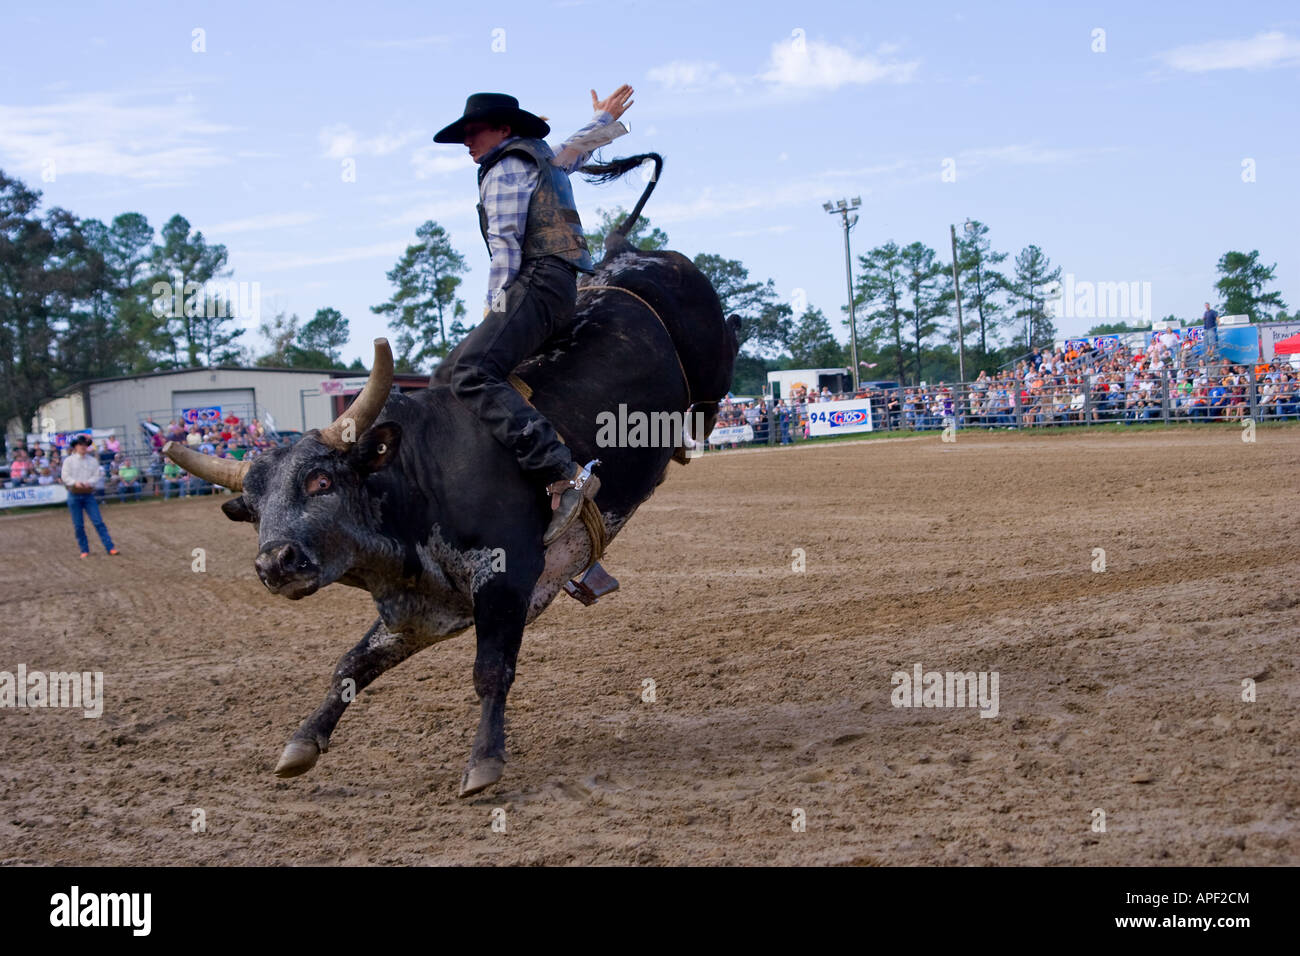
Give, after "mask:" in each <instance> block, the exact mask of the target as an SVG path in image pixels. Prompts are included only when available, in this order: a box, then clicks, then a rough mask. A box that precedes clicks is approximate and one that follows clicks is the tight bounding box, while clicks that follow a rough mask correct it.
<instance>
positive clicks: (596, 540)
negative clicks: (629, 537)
mask: <svg viewBox="0 0 1300 956" xmlns="http://www.w3.org/2000/svg"><path fill="white" fill-rule="evenodd" d="M506 380H507V381H508V382H509V383H510V384H511V385H512V386H514V390H515V391H516V392H518V393H519V394H520V396H521V397H522V398H523V400H524V401H525V402H527V403H528V404H529V405H532V404H533V387H532V386H531V385H529V384H528V383H527V382H525V381H524V380H523V379H522V378H520V377H519V376H518V375H516V374H515V373H514V372H511V373H510V374H509V375H507V376H506ZM533 407H534V408H536V407H537V406H536V405H533ZM555 437H556V438H558V439H559V440H560V443H561V444H567V443H566V442H565V441H564V436H563V435H561V434H560V433H559V432H558V431H557V432H556V433H555ZM578 515H579V517H581V518H582V524H583V526H584V527H585V528H586V529H587V540H588V541H590V542H591V560H590V561H589V562H588V563H587V567H586V568H583V569H582V571H583V573H584V574H585V573H586V572H587V569H588V568H590V567H591V566H592V565H593V564H595V563H596V562H597V561H599V560H600V559H601V558H602V557H603V556H604V554H605V546H606V545H607V544H608V543H609V542H608V540H607V539H606V537H605V519H604V518H602V517H601V516H600V509H599V508H597V507H596V500H595V499H594V498H583V499H582V510H581V511H580V512H579V513H578Z"/></svg>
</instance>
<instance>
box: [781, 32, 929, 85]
mask: <svg viewBox="0 0 1300 956" xmlns="http://www.w3.org/2000/svg"><path fill="white" fill-rule="evenodd" d="M896 49H897V47H895V46H892V45H885V46H881V47H880V48H879V54H880V55H879V56H871V55H867V56H855V55H854V54H853V53H851V52H850V51H848V50H846V49H844V48H843V47H839V46H835V45H834V44H830V43H822V42H820V41H818V40H803V41H802V42H801V43H795V42H792V41H790V40H781V41H778V42H777V43H773V44H772V52H771V56H770V58H769V60H768V68H767V70H766V72H764V73H763V74H761V77H760V78H761V79H763V80H766V81H767V82H768V83H772V84H774V85H776V86H779V87H785V88H787V89H818V90H834V89H838V88H839V87H841V86H844V85H846V84H851V83H852V84H864V83H879V82H888V83H907V82H909V81H910V80H911V79H912V78H913V76H914V75H915V74H916V70H917V67H918V66H919V65H920V64H919V63H918V62H917V61H915V60H910V61H898V60H888V59H882V57H888V56H891V55H892V54H893V53H894V52H895V51H896Z"/></svg>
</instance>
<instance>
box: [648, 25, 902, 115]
mask: <svg viewBox="0 0 1300 956" xmlns="http://www.w3.org/2000/svg"><path fill="white" fill-rule="evenodd" d="M897 50H898V47H897V46H896V45H893V44H882V45H881V46H879V47H877V49H876V52H875V54H865V55H861V56H859V55H857V54H854V53H852V52H851V51H849V50H847V49H845V48H844V47H839V46H835V45H834V44H831V43H824V42H822V41H819V40H809V39H805V38H804V37H803V36H799V37H798V38H793V39H783V40H778V41H777V42H775V43H773V44H772V47H771V50H770V52H769V55H768V60H767V63H766V64H765V65H764V66H763V68H762V69H761V71H760V72H757V73H753V74H737V73H731V72H728V71H727V70H725V69H723V68H722V66H721V64H719V63H717V62H715V61H713V60H673V61H671V62H669V63H664V64H662V65H660V66H656V67H653V68H652V69H650V70H648V71H647V73H646V76H647V78H648V79H650V80H651V81H652V82H655V83H658V84H659V85H660V86H661V87H662V88H663V89H664V90H665V91H667V92H670V93H719V92H731V93H735V94H737V95H738V96H742V97H743V102H745V103H746V104H748V105H749V106H753V107H761V106H765V105H768V103H770V101H771V96H770V95H769V96H766V97H765V96H764V94H774V95H779V96H786V95H788V94H790V93H796V94H798V93H807V92H811V91H814V90H834V89H838V88H839V87H841V86H845V85H848V84H867V83H907V82H910V81H911V80H912V79H913V78H914V77H915V75H916V71H917V69H918V67H919V65H920V64H919V62H918V61H916V60H899V59H896V58H895V57H894V54H895V53H896V52H897Z"/></svg>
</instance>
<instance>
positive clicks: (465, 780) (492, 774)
mask: <svg viewBox="0 0 1300 956" xmlns="http://www.w3.org/2000/svg"><path fill="white" fill-rule="evenodd" d="M505 772H506V762H505V761H504V760H502V759H501V758H500V757H484V758H483V759H482V760H480V761H478V762H477V763H475V764H474V765H473V766H471V767H470V768H469V769H468V770H466V771H465V775H464V776H463V777H461V778H460V793H459V794H458V796H461V797H469V796H473V795H474V794H476V793H478V792H479V791H480V790H486V789H487V788H488V787H490V786H492V784H494V783H496V782H497V781H498V780H500V779H501V776H502V775H503V774H504V773H505Z"/></svg>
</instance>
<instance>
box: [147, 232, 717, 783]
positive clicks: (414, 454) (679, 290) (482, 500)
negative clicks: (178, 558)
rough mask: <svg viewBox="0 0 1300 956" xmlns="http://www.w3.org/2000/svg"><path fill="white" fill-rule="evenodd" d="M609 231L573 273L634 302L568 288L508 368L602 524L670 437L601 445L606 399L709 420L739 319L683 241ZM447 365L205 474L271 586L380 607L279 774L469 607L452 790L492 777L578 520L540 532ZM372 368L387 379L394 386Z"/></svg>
mask: <svg viewBox="0 0 1300 956" xmlns="http://www.w3.org/2000/svg"><path fill="white" fill-rule="evenodd" d="M611 246H612V248H611V249H610V250H609V251H608V254H607V256H606V259H605V261H604V262H603V263H602V265H601V267H600V269H599V271H598V272H597V273H596V274H595V275H594V276H592V277H591V278H590V279H589V280H588V281H587V282H585V283H584V285H590V286H597V285H615V286H619V287H621V288H623V289H628V290H630V291H632V292H635V293H636V296H637V297H639V299H640V300H644V301H643V302H642V301H638V298H634V297H633V296H631V295H627V294H626V293H624V292H619V291H610V290H592V291H586V292H583V291H581V290H580V292H579V298H578V309H577V318H576V321H575V323H574V325H573V326H572V329H571V330H570V331H569V332H568V333H567V334H564V335H563V336H562V337H560V338H558V339H555V340H552V341H551V342H548V343H547V345H546V347H545V348H544V349H543V350H542V352H541V353H540V354H539V355H538V356H536V357H534V358H532V359H530V360H529V361H527V362H526V363H525V364H523V365H521V366H520V367H519V369H518V370H517V374H518V375H519V377H520V378H522V379H523V380H524V381H525V382H527V383H528V384H529V385H530V386H531V387H532V399H531V400H532V401H533V403H534V404H535V405H536V406H537V408H538V409H539V410H540V411H541V412H542V413H543V414H545V415H546V416H547V417H548V418H549V419H550V420H551V422H552V423H553V424H554V425H555V427H556V429H557V431H558V432H559V433H560V435H562V436H563V438H564V440H565V441H566V442H567V443H568V445H569V447H570V448H571V449H572V451H573V457H574V459H575V460H576V461H579V462H586V461H588V460H590V459H593V458H599V459H600V460H601V461H602V463H603V464H602V465H601V466H600V467H599V469H597V473H598V474H599V475H600V477H601V480H602V484H601V488H600V491H599V493H598V495H597V496H596V499H595V501H596V505H597V507H598V508H599V510H600V513H601V516H602V517H603V519H604V525H605V530H606V534H607V536H608V538H609V539H613V537H614V536H615V535H617V534H618V532H619V530H620V529H621V528H622V527H623V525H624V524H625V523H626V522H627V520H628V519H629V518H630V517H631V516H632V514H633V513H634V512H635V511H636V509H637V507H638V506H639V505H640V504H641V502H643V501H645V500H646V499H647V498H649V497H650V495H651V494H652V493H653V491H654V489H655V487H656V485H657V484H658V483H659V482H660V481H662V480H663V476H664V474H665V471H666V469H667V468H668V466H669V464H670V461H671V458H672V455H673V451H674V449H673V448H672V447H664V446H662V445H643V446H639V447H619V446H617V445H615V446H607V445H604V446H603V442H602V444H601V445H598V433H599V425H600V423H601V422H602V421H603V422H606V423H607V422H608V421H609V419H610V416H611V415H612V416H617V415H618V414H619V406H620V404H622V405H626V406H627V408H626V416H627V419H628V420H634V418H633V416H634V414H635V413H638V412H639V413H644V414H646V415H647V417H649V416H650V415H651V414H652V413H656V412H658V413H663V412H671V413H674V414H675V415H676V416H678V417H679V418H680V419H683V420H684V419H685V418H686V413H687V411H688V407H690V406H691V405H693V406H694V411H695V412H702V413H703V416H704V419H705V427H706V428H711V427H712V425H713V420H714V418H715V417H716V413H717V402H718V400H720V398H721V397H722V396H723V395H725V394H726V391H727V388H728V387H729V384H730V380H731V374H732V367H733V363H734V360H735V356H736V351H737V332H738V329H739V319H737V318H735V317H732V318H731V319H726V320H724V318H723V315H722V310H721V307H720V305H719V301H718V297H717V295H716V294H715V292H714V290H713V288H712V286H711V285H710V284H709V282H708V280H707V279H706V278H705V276H704V275H703V274H702V273H700V271H699V270H698V269H696V268H695V267H694V265H692V263H691V262H690V261H689V260H688V259H686V258H685V257H683V256H681V255H679V254H678V253H675V252H643V251H639V250H636V249H633V248H631V247H629V246H628V245H627V244H626V242H625V241H624V240H623V239H622V236H621V235H615V236H614V237H613V238H612V241H611ZM647 306H648V307H647ZM651 310H653V311H651ZM655 313H657V314H658V318H656V314H655ZM679 358H680V365H679V364H678V360H679ZM385 362H387V365H388V367H389V368H391V358H390V357H388V355H387V343H386V342H384V340H382V339H380V340H377V341H376V371H372V373H371V384H375V381H376V377H377V376H380V373H379V372H378V370H379V369H380V368H381V366H383V365H384V364H385ZM448 371H449V368H448V363H445V362H444V363H443V364H442V365H441V366H440V367H439V368H438V369H437V370H436V371H435V373H434V375H433V379H432V381H431V384H430V386H429V387H428V388H427V389H423V390H420V391H415V392H408V393H406V394H391V395H387V397H386V398H379V399H375V404H376V406H378V404H379V402H380V401H382V408H379V409H378V411H377V414H374V416H373V418H371V420H370V421H365V420H364V419H365V418H367V417H368V416H369V413H367V412H364V411H362V412H360V413H357V414H356V416H355V418H351V419H350V418H349V415H350V414H351V413H352V412H353V410H354V409H357V408H358V406H360V405H361V404H362V399H363V398H364V397H365V396H364V393H363V396H362V397H361V398H358V400H357V402H356V403H355V404H354V405H353V408H352V409H350V410H349V412H345V413H344V415H343V416H341V418H340V420H339V421H337V422H335V423H334V425H331V426H330V428H329V429H326V430H324V431H323V432H322V431H319V430H315V429H313V430H312V431H310V432H308V433H307V434H306V435H304V436H303V438H302V439H301V440H300V441H298V443H297V444H295V445H293V446H292V447H287V448H276V449H274V450H272V451H270V452H268V453H266V454H264V455H261V456H258V457H257V458H255V459H254V460H253V461H252V463H251V465H249V466H248V467H247V468H246V469H245V470H244V471H243V473H242V474H241V475H238V476H236V477H235V478H233V479H231V478H230V477H222V476H218V477H217V479H216V480H218V481H221V482H222V483H223V484H227V485H229V486H233V487H235V488H236V489H237V490H238V489H239V486H240V484H241V483H242V495H241V496H240V497H238V498H235V499H232V500H230V501H228V502H227V503H226V504H225V505H223V508H222V510H223V511H225V513H226V514H227V515H228V516H229V517H231V518H232V519H233V520H237V521H253V522H255V523H256V525H257V529H258V539H259V544H260V551H259V554H258V556H257V559H256V562H255V564H256V566H257V569H258V573H259V576H260V577H261V578H262V580H263V582H264V583H265V584H266V586H267V587H268V588H270V589H271V590H272V591H273V592H274V593H278V594H283V595H285V596H286V597H289V598H292V599H299V598H302V597H305V596H307V595H308V594H311V593H313V592H314V591H316V590H318V589H319V588H321V587H324V586H326V585H328V584H331V583H333V582H339V583H341V584H347V585H351V586H353V587H359V588H363V589H365V590H367V591H369V592H370V594H371V595H372V597H373V598H374V601H375V605H376V607H377V608H378V611H379V619H378V620H376V621H375V623H374V624H373V625H372V626H371V627H370V629H369V631H367V632H366V635H365V637H363V638H362V639H361V641H360V643H358V644H357V645H356V646H355V647H353V648H352V649H351V650H350V651H348V652H347V653H346V654H344V655H343V656H342V657H341V658H340V659H339V661H338V664H337V665H336V666H335V668H334V671H333V673H332V674H331V676H330V685H329V692H328V693H327V694H326V696H325V700H324V701H323V702H322V703H321V705H320V706H319V707H318V708H317V709H316V711H315V713H313V714H312V715H311V716H310V717H308V718H307V719H306V720H305V721H304V722H303V723H302V725H301V726H300V727H299V728H298V730H297V731H296V732H295V733H294V734H293V736H292V737H291V738H290V740H289V742H288V744H287V745H286V746H285V748H284V752H283V754H282V756H281V758H280V761H279V764H278V765H277V767H276V771H275V772H276V773H277V775H279V776H283V777H288V776H294V775H296V774H300V773H303V772H305V771H307V770H309V769H310V768H311V767H312V766H314V765H315V763H316V760H317V758H318V757H319V755H320V754H321V753H324V752H325V751H326V750H327V749H328V744H329V738H330V734H331V733H332V732H333V730H334V727H335V726H336V724H337V723H338V721H339V718H340V717H341V716H342V715H343V711H344V710H345V709H346V707H347V705H348V702H349V701H351V700H353V699H355V696H356V694H357V693H358V692H359V691H360V690H361V689H362V688H363V687H365V686H366V685H367V684H369V683H370V682H371V681H373V680H375V679H376V678H377V677H379V676H380V675H381V674H383V673H384V672H385V671H386V670H388V669H389V668H391V667H393V666H395V665H397V664H399V663H401V662H402V661H404V660H406V658H408V657H410V656H411V655H412V654H414V653H416V652H417V651H420V650H423V649H424V648H426V647H428V646H430V645H431V644H434V643H437V642H439V641H442V640H445V639H447V638H450V637H453V636H455V635H457V634H459V633H461V632H463V631H464V630H465V629H467V628H468V627H470V625H473V627H474V629H475V634H476V638H477V653H476V656H475V660H474V689H475V691H476V692H477V693H478V696H479V698H480V701H481V705H482V711H481V716H480V720H479V726H478V732H477V734H476V735H475V738H474V744H473V748H472V750H471V752H470V758H469V764H468V767H467V769H466V771H465V775H464V776H463V778H462V780H461V789H460V792H461V795H462V796H465V795H468V794H470V793H476V792H478V791H479V790H482V789H483V788H485V787H487V786H490V785H491V784H493V783H495V782H496V781H497V780H498V779H500V777H501V774H502V772H503V770H504V762H505V724H504V719H505V704H506V695H507V693H508V692H509V690H510V686H511V684H512V683H513V681H514V676H515V661H516V658H517V656H518V653H519V646H520V642H521V640H522V637H523V631H524V627H525V625H526V624H528V623H529V622H530V621H532V620H533V619H534V618H535V617H536V616H537V615H538V614H540V613H541V612H542V611H543V610H544V609H545V608H546V607H547V606H548V605H549V604H550V603H551V601H552V600H553V599H554V598H555V596H556V595H557V594H558V593H559V592H560V591H561V590H562V588H563V585H564V583H565V582H566V581H567V580H569V579H570V578H571V577H573V576H574V575H576V574H579V573H580V572H581V571H582V570H583V569H584V568H586V567H587V565H588V563H589V562H590V558H591V555H590V545H589V542H588V536H587V533H586V529H585V528H584V526H583V524H582V522H575V523H574V525H573V526H572V527H571V528H570V530H569V531H568V532H567V533H566V534H565V535H564V536H563V537H562V538H560V539H559V540H557V541H556V542H555V543H554V544H552V545H551V547H550V548H549V549H543V547H542V544H541V539H542V533H543V531H544V530H545V528H546V525H547V523H548V521H549V517H550V508H549V497H548V496H546V495H545V494H543V492H542V490H541V486H540V484H539V483H538V482H537V481H536V480H535V479H533V478H532V477H530V476H527V475H525V474H524V473H523V472H522V471H521V470H520V468H519V466H518V464H517V463H516V462H515V459H514V457H513V456H512V455H511V454H510V453H509V452H508V451H507V450H506V449H504V448H503V447H501V446H500V445H499V444H498V443H497V442H496V441H495V440H494V439H493V438H492V437H491V435H490V434H489V433H488V431H487V430H486V429H485V428H484V427H483V426H482V425H481V424H480V423H479V421H478V420H477V419H476V418H475V417H474V416H473V415H472V414H471V413H470V412H469V411H468V410H467V409H466V408H465V407H464V406H463V405H461V404H460V403H459V401H457V400H456V398H455V397H454V396H453V395H452V394H451V392H450V390H449V388H448V386H447V373H448ZM683 372H684V373H685V377H686V381H683ZM380 377H382V376H380ZM381 384H382V390H383V394H386V393H387V392H388V389H389V387H390V386H389V385H388V384H387V383H381ZM376 387H380V386H376ZM372 397H373V396H372ZM692 417H695V416H694V415H692ZM357 426H360V427H357ZM349 428H352V429H353V430H354V432H355V433H354V434H349ZM705 434H707V432H706V433H705ZM606 437H608V432H607V433H606ZM694 437H695V438H697V439H699V440H703V438H704V435H699V434H696V435H695V436H694ZM172 453H177V452H176V451H175V450H174V449H171V448H169V454H172ZM179 454H181V455H183V450H181V451H180V452H179ZM211 461H212V459H208V462H209V463H210V462H211ZM183 464H186V463H183ZM188 464H189V465H192V464H194V462H193V460H192V459H191V460H190V461H189V462H188ZM226 464H228V463H226ZM191 470H193V469H191ZM241 479H242V481H241Z"/></svg>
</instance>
